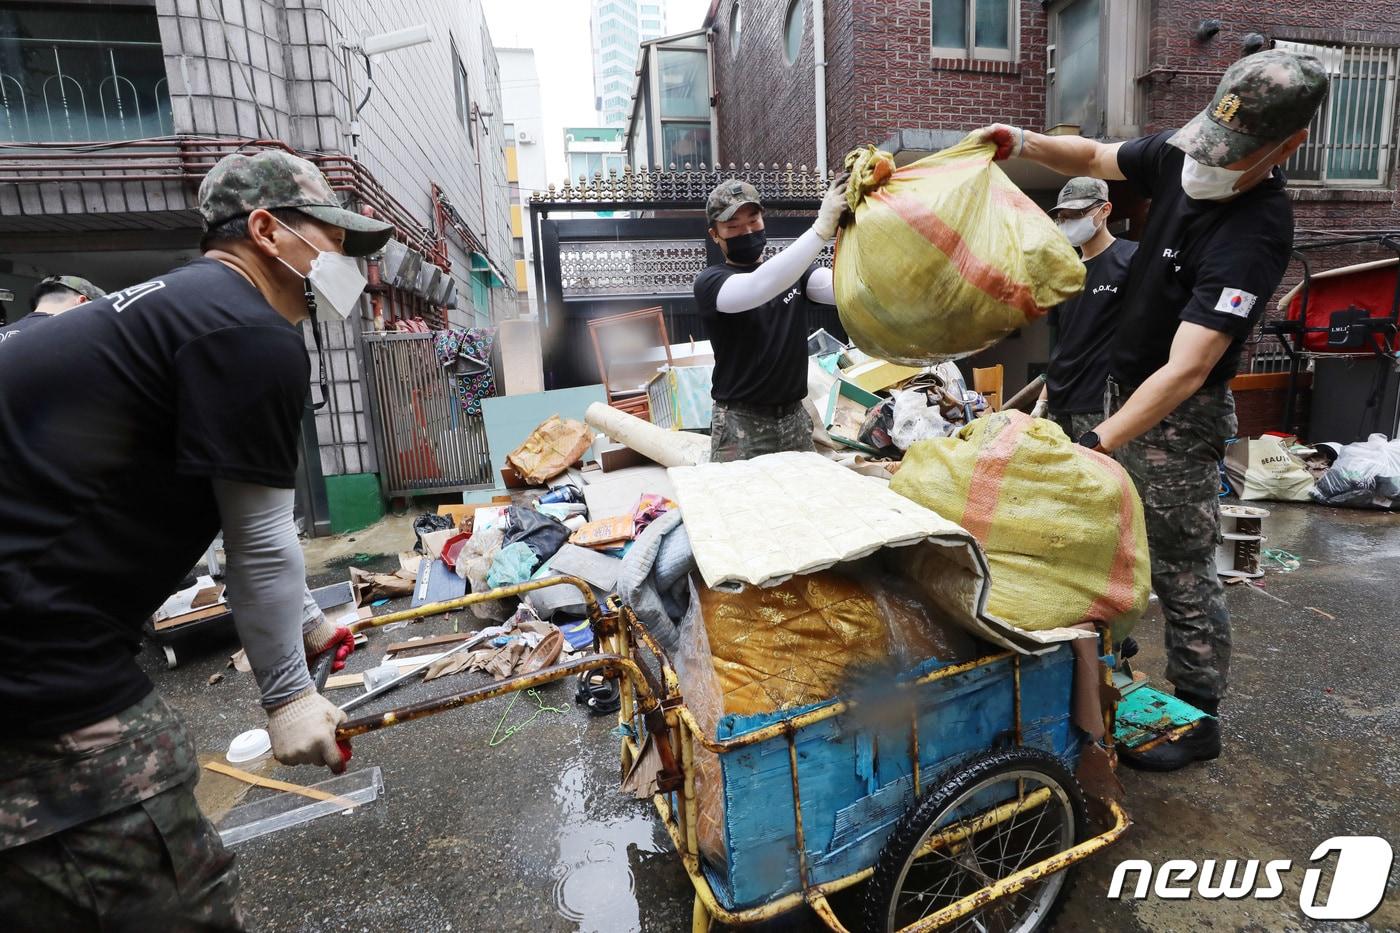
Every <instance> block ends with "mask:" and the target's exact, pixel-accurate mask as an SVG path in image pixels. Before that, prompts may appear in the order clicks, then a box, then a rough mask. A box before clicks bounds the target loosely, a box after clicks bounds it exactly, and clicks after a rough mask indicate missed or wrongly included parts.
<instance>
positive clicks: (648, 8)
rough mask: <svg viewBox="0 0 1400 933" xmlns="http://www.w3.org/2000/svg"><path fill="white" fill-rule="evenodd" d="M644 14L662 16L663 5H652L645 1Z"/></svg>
mask: <svg viewBox="0 0 1400 933" xmlns="http://www.w3.org/2000/svg"><path fill="white" fill-rule="evenodd" d="M642 15H643V16H660V15H661V7H659V6H652V5H650V4H646V3H643V4H642Z"/></svg>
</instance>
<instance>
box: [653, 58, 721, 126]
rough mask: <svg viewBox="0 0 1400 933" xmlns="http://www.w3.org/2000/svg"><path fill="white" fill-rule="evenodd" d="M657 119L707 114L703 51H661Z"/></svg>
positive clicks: (708, 86)
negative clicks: (659, 95)
mask: <svg viewBox="0 0 1400 933" xmlns="http://www.w3.org/2000/svg"><path fill="white" fill-rule="evenodd" d="M659 51H660V68H661V117H662V119H665V118H667V117H704V118H708V117H709V115H710V76H709V73H708V68H707V67H706V60H705V53H704V52H685V51H681V50H680V49H661V50H659Z"/></svg>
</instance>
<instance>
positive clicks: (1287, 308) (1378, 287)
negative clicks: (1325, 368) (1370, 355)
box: [1279, 259, 1400, 353]
mask: <svg viewBox="0 0 1400 933" xmlns="http://www.w3.org/2000/svg"><path fill="white" fill-rule="evenodd" d="M1397 270H1400V261H1397V260H1395V259H1382V260H1379V261H1377V262H1366V263H1362V264H1360V265H1356V266H1343V267H1342V268H1340V269H1329V270H1327V271H1326V272H1319V273H1317V274H1315V275H1313V276H1312V278H1311V279H1310V280H1309V282H1308V303H1307V307H1306V308H1304V307H1302V294H1303V286H1302V283H1299V284H1298V285H1295V286H1294V287H1293V289H1292V290H1291V291H1290V292H1289V293H1288V294H1286V295H1284V296H1283V298H1282V299H1280V300H1279V308H1280V309H1281V310H1282V311H1283V312H1284V316H1285V317H1286V318H1287V319H1288V320H1290V321H1297V320H1300V319H1301V320H1302V321H1303V326H1304V327H1305V328H1307V330H1306V331H1305V332H1304V333H1303V335H1302V336H1303V349H1304V350H1307V351H1309V352H1312V353H1329V352H1330V353H1355V352H1357V351H1356V350H1354V349H1352V350H1339V349H1337V348H1335V347H1330V348H1329V347H1328V346H1327V328H1328V327H1329V326H1330V325H1331V323H1332V315H1333V314H1334V313H1335V312H1337V311H1345V310H1347V309H1348V308H1360V309H1362V310H1364V311H1366V312H1367V314H1368V316H1370V317H1373V318H1382V317H1390V315H1391V312H1392V309H1393V307H1394V302H1395V278H1396V273H1397ZM1377 340H1378V341H1379V342H1380V345H1381V346H1382V347H1383V348H1384V349H1387V350H1389V351H1390V352H1392V353H1394V352H1396V351H1397V350H1400V338H1396V337H1393V336H1392V337H1391V338H1390V339H1389V345H1388V346H1386V343H1387V341H1386V337H1385V335H1383V334H1378V335H1377ZM1371 345H1372V346H1375V345H1376V342H1375V341H1373V342H1372V344H1371Z"/></svg>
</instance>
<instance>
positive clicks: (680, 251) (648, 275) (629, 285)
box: [559, 237, 835, 298]
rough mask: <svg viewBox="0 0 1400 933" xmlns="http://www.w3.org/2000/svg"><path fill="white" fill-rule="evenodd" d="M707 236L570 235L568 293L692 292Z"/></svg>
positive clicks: (564, 265) (772, 248) (776, 245)
mask: <svg viewBox="0 0 1400 933" xmlns="http://www.w3.org/2000/svg"><path fill="white" fill-rule="evenodd" d="M790 243H792V239H791V238H783V239H774V240H770V241H769V242H768V248H767V249H766V250H765V251H764V255H765V258H771V257H772V256H773V255H774V254H776V253H778V252H780V251H781V250H783V249H785V248H786V247H787V246H788V244H790ZM834 255H835V253H834V252H833V250H832V247H830V246H828V247H827V248H826V249H825V250H823V251H822V254H821V256H820V257H819V259H818V261H819V262H821V263H822V264H823V265H825V266H830V265H831V263H832V261H833V258H834ZM707 262H708V260H707V259H706V258H705V244H704V241H703V240H700V239H697V238H694V237H692V238H690V239H687V240H631V241H617V240H568V241H563V242H561V243H560V246H559V267H560V275H561V276H562V278H563V285H564V297H565V298H587V297H595V296H609V297H619V298H631V297H643V296H648V295H651V296H666V297H676V296H682V295H689V294H690V293H691V288H692V287H693V286H694V284H695V277H696V276H697V275H699V274H700V273H701V271H703V270H704V268H705V266H706V264H707Z"/></svg>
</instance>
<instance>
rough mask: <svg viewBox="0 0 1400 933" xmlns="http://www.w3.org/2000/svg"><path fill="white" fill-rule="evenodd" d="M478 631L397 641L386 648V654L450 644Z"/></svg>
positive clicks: (465, 638) (472, 636) (473, 635)
mask: <svg viewBox="0 0 1400 933" xmlns="http://www.w3.org/2000/svg"><path fill="white" fill-rule="evenodd" d="M475 637H476V632H463V633H461V634H460V635H434V636H432V637H431V638H419V639H418V640H416V641H396V642H394V643H393V644H391V645H389V647H387V648H385V649H384V653H385V654H398V653H399V652H401V651H410V650H412V649H414V648H431V647H434V646H435V645H450V644H453V643H454V642H459V641H466V640H468V639H470V638H475Z"/></svg>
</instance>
